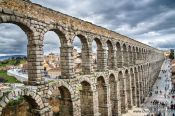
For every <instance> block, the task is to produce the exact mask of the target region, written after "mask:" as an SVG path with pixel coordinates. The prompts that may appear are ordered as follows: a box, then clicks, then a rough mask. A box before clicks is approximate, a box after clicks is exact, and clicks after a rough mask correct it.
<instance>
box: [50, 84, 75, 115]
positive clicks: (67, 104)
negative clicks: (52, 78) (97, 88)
mask: <svg viewBox="0 0 175 116" xmlns="http://www.w3.org/2000/svg"><path fill="white" fill-rule="evenodd" d="M48 94H49V96H48V97H49V99H48V100H49V103H53V102H54V106H52V107H55V109H56V107H58V108H57V109H58V111H57V112H54V113H55V115H58V114H59V115H60V116H64V115H66V116H73V114H74V113H75V112H74V111H73V108H74V107H77V106H74V105H75V104H73V102H74V101H73V99H75V96H74V95H75V94H74V90H73V88H72V87H71V86H70V85H68V84H67V83H65V82H63V81H61V82H56V83H53V84H51V85H50V86H49V91H48Z"/></svg>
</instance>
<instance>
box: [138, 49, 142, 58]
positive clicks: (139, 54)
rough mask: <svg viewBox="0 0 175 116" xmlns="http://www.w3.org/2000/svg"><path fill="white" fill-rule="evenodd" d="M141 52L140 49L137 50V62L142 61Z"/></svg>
mask: <svg viewBox="0 0 175 116" xmlns="http://www.w3.org/2000/svg"><path fill="white" fill-rule="evenodd" d="M141 54H142V51H141V48H139V49H138V60H141V59H142V55H141Z"/></svg>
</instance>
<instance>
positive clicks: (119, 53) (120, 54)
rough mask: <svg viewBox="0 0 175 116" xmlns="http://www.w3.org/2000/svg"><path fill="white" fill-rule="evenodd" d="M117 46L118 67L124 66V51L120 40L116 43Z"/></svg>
mask: <svg viewBox="0 0 175 116" xmlns="http://www.w3.org/2000/svg"><path fill="white" fill-rule="evenodd" d="M116 47H117V54H116V55H117V67H118V68H122V66H123V64H122V61H123V57H122V51H121V45H120V43H119V42H117V43H116Z"/></svg>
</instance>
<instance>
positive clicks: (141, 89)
mask: <svg viewBox="0 0 175 116" xmlns="http://www.w3.org/2000/svg"><path fill="white" fill-rule="evenodd" d="M139 78H140V80H139V83H140V101H141V103H142V102H143V77H142V71H139Z"/></svg>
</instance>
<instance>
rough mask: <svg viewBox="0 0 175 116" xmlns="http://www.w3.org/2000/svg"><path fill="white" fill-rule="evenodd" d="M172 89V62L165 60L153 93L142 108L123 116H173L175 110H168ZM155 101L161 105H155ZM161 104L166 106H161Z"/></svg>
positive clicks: (134, 109)
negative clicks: (158, 115) (159, 114)
mask: <svg viewBox="0 0 175 116" xmlns="http://www.w3.org/2000/svg"><path fill="white" fill-rule="evenodd" d="M171 89H172V84H171V65H170V60H165V61H164V63H163V65H162V67H161V71H160V73H159V78H158V79H157V80H156V82H155V84H154V85H153V88H152V91H151V92H150V96H149V97H147V99H146V100H145V102H144V103H143V104H142V105H141V107H140V108H133V109H132V110H129V111H128V113H126V114H123V116H151V114H155V113H161V114H162V115H161V116H173V113H175V110H170V109H168V107H170V105H171V102H172V94H171ZM151 94H152V95H151ZM154 100H156V101H158V102H159V103H157V104H156V103H154V104H153V101H154ZM160 102H161V103H164V104H165V105H161V103H160Z"/></svg>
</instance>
